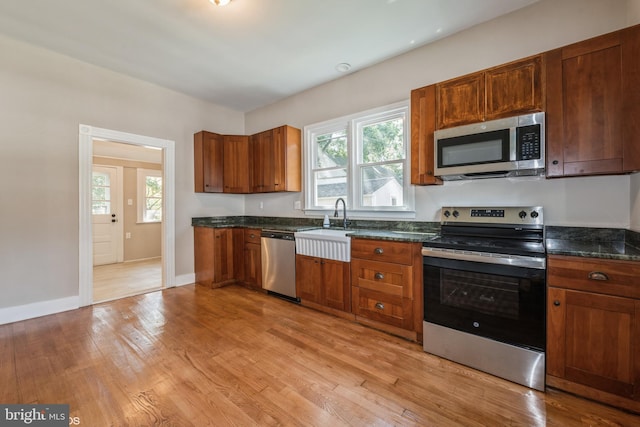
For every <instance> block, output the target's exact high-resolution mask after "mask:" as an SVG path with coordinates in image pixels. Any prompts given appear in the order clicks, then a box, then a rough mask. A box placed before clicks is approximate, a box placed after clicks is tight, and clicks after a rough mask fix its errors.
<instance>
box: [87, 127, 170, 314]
mask: <svg viewBox="0 0 640 427" xmlns="http://www.w3.org/2000/svg"><path fill="white" fill-rule="evenodd" d="M78 139H79V143H78V144H79V147H78V148H79V152H78V162H79V217H80V218H79V219H80V228H79V289H78V294H79V300H80V306H81V307H84V306H87V305H91V304H92V303H93V238H92V224H91V172H92V167H93V140H94V139H104V140H107V141H114V142H122V143H125V144H133V145H141V146H148V147H155V148H161V149H162V150H163V151H162V153H163V162H162V163H163V164H162V169H163V176H164V179H163V209H164V210H163V220H162V248H161V255H162V287H163V288H171V287H174V286H175V283H176V277H175V276H176V274H175V142H174V141H171V140H168V139H160V138H154V137H149V136H143V135H136V134H132V133H127V132H120V131H116V130H110V129H102V128H98V127H93V126H90V125H83V124H80V125H79V138H78Z"/></svg>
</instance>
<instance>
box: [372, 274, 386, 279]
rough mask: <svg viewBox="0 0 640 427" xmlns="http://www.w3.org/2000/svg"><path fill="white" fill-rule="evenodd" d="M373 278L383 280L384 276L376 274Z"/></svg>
mask: <svg viewBox="0 0 640 427" xmlns="http://www.w3.org/2000/svg"><path fill="white" fill-rule="evenodd" d="M373 277H375V278H376V279H377V280H382V279H384V274H382V273H376V274H375V275H374V276H373Z"/></svg>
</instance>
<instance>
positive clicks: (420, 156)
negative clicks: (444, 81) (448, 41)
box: [411, 85, 442, 185]
mask: <svg viewBox="0 0 640 427" xmlns="http://www.w3.org/2000/svg"><path fill="white" fill-rule="evenodd" d="M435 130H436V87H435V85H431V86H426V87H423V88H420V89H414V90H412V91H411V184H414V185H432V184H442V181H441V180H440V179H439V178H436V177H435V176H434V175H433V169H434V161H435V159H434V151H433V149H434V141H433V133H434V132H435Z"/></svg>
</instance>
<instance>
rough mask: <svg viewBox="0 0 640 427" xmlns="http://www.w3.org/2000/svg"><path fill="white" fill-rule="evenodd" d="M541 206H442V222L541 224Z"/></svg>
mask: <svg viewBox="0 0 640 427" xmlns="http://www.w3.org/2000/svg"><path fill="white" fill-rule="evenodd" d="M542 212H543V209H542V206H509V207H443V208H442V213H441V217H440V218H441V222H442V224H453V223H484V224H523V225H543V224H544V222H543V214H542Z"/></svg>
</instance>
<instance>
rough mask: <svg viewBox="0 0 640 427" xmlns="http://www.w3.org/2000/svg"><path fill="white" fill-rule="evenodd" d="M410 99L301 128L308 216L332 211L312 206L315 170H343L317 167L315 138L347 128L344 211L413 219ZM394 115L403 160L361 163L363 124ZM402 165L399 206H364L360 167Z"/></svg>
mask: <svg viewBox="0 0 640 427" xmlns="http://www.w3.org/2000/svg"><path fill="white" fill-rule="evenodd" d="M410 117H411V114H410V104H409V100H405V101H401V102H397V103H394V104H390V105H386V106H383V107H378V108H374V109H371V110H367V111H363V112H360V113H355V114H351V115H348V116H343V117H338V118H335V119H331V120H327V121H325V122H320V123H315V124H311V125H307V126H305V127H304V166H305V168H304V174H303V176H304V190H305V209H304V212H305V214H307V215H324V214H327V213H333V211H334V209H333V207H331V208H327V207H326V206H320V205H315V200H316V191H317V185H316V180H315V172H317V171H319V170H331V169H342V168H340V167H336V168H316V167H315V165H316V164H317V163H316V156H317V153H316V146H315V143H316V137H317V136H319V135H323V134H326V133H329V132H337V131H341V130H345V131H346V133H345V134H346V138H347V165H346V174H347V212H348V213H349V214H350V215H354V216H358V217H362V218H367V217H377V218H379V217H389V218H415V192H414V187H413V186H412V185H411V170H410V167H411V157H410V156H411V148H410V147H411V134H410V132H411V130H410ZM394 118H403V137H404V159H394V160H386V161H382V162H372V163H364V162H363V140H362V129H363V128H364V127H365V126H368V125H371V124H375V123H380V122H384V121H388V120H393V119H394ZM399 162H401V163H402V164H403V186H402V188H403V191H402V193H403V201H404V204H403V205H402V206H378V207H372V206H364V205H363V203H362V197H363V194H362V187H363V184H362V178H361V176H362V170H363V168H365V167H368V166H372V165H384V164H392V163H393V164H395V163H399Z"/></svg>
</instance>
